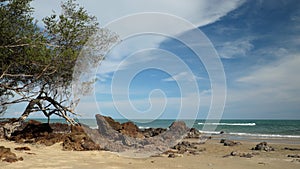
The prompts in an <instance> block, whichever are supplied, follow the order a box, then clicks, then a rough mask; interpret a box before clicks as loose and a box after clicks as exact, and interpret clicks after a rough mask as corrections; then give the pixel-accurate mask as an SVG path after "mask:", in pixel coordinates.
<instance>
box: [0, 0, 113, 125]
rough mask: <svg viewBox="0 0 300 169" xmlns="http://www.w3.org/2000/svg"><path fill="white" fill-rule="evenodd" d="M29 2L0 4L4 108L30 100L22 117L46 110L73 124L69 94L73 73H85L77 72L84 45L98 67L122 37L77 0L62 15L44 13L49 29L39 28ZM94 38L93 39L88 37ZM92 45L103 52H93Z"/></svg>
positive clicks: (0, 102)
mask: <svg viewBox="0 0 300 169" xmlns="http://www.w3.org/2000/svg"><path fill="white" fill-rule="evenodd" d="M30 2H31V0H8V1H4V2H3V1H1V4H0V5H1V11H0V17H1V18H3V19H1V21H0V105H1V107H0V111H2V112H5V109H6V106H8V105H11V104H18V103H22V102H27V107H26V108H25V110H24V112H23V114H22V116H21V117H20V118H19V121H22V120H24V119H26V118H27V117H28V116H29V114H30V113H32V112H43V113H44V115H45V116H47V117H48V118H49V117H50V116H51V115H52V114H56V115H58V116H61V117H63V118H65V119H66V120H67V121H68V122H70V123H71V124H74V123H75V122H74V120H73V119H72V118H70V117H69V115H70V114H74V115H75V114H76V113H75V112H74V109H73V106H72V105H73V104H74V102H73V100H70V99H69V96H70V94H71V82H72V79H73V78H72V77H73V76H72V75H74V72H75V75H76V77H78V76H80V74H82V73H83V72H82V71H83V70H77V71H74V68H75V65H76V62H79V65H80V59H79V58H78V56H80V52H82V50H83V49H84V51H85V53H84V54H85V55H90V57H89V58H90V63H93V66H95V65H98V64H99V62H100V61H101V60H102V59H103V58H104V51H105V50H107V49H108V48H109V46H110V45H111V44H112V43H114V42H116V41H117V39H118V38H117V36H116V35H115V34H114V33H112V32H110V31H108V30H106V29H99V28H98V26H99V24H98V22H97V19H96V17H95V16H91V15H89V14H88V12H87V11H86V10H85V9H84V8H83V7H80V6H79V5H78V4H77V3H75V1H74V0H68V1H66V2H65V3H62V4H61V7H62V14H60V15H57V14H56V13H53V14H52V15H50V16H48V17H45V18H44V19H43V22H44V24H45V29H40V28H39V27H38V26H37V23H36V22H35V21H34V18H33V17H32V11H33V9H32V8H31V7H30ZM92 35H93V36H92ZM91 36H92V37H94V41H89V37H91ZM95 37H96V38H95ZM95 39H96V40H95ZM86 44H88V45H86ZM86 46H88V47H86ZM86 48H90V49H88V50H87V49H86ZM92 49H100V51H102V52H91V50H92ZM87 51H88V52H87ZM78 60H79V61H78ZM76 101H78V100H76Z"/></svg>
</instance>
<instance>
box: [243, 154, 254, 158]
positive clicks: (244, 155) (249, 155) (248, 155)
mask: <svg viewBox="0 0 300 169" xmlns="http://www.w3.org/2000/svg"><path fill="white" fill-rule="evenodd" d="M240 157H245V158H252V157H253V154H251V153H242V154H241V155H240Z"/></svg>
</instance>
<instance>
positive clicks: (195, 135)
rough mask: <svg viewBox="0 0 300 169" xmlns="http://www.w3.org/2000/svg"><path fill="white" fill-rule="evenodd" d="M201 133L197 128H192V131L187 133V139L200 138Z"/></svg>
mask: <svg viewBox="0 0 300 169" xmlns="http://www.w3.org/2000/svg"><path fill="white" fill-rule="evenodd" d="M200 135H201V133H200V132H199V130H197V129H195V128H191V129H190V131H189V132H188V133H187V136H186V138H200Z"/></svg>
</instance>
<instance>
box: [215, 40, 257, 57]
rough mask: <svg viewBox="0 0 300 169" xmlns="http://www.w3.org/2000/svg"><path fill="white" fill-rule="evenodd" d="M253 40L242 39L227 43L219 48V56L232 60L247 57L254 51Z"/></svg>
mask: <svg viewBox="0 0 300 169" xmlns="http://www.w3.org/2000/svg"><path fill="white" fill-rule="evenodd" d="M253 47H254V45H253V44H252V43H251V38H241V39H238V40H235V41H229V42H225V43H223V44H222V45H221V47H219V50H218V52H219V55H220V56H221V57H222V58H226V59H230V58H235V57H244V56H247V53H248V52H250V51H251V49H253Z"/></svg>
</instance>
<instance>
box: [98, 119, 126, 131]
mask: <svg viewBox="0 0 300 169" xmlns="http://www.w3.org/2000/svg"><path fill="white" fill-rule="evenodd" d="M103 117H104V119H105V121H106V122H107V123H108V124H109V125H110V126H111V127H112V128H113V129H114V130H117V131H119V130H121V129H122V125H121V124H120V123H119V122H117V121H115V120H114V119H112V118H111V117H108V116H103Z"/></svg>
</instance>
